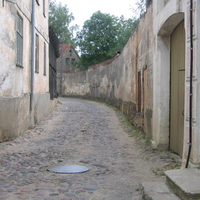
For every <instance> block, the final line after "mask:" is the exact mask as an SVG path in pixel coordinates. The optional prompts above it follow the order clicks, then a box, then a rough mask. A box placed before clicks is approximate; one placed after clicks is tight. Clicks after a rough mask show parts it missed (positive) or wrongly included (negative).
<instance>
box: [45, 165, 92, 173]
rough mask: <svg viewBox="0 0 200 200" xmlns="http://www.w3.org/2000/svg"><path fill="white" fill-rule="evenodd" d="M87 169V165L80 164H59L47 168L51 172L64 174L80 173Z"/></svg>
mask: <svg viewBox="0 0 200 200" xmlns="http://www.w3.org/2000/svg"><path fill="white" fill-rule="evenodd" d="M88 170H89V169H88V168H87V167H85V166H81V165H61V166H57V167H53V168H50V169H48V171H51V172H57V173H66V174H73V173H82V172H86V171H88Z"/></svg>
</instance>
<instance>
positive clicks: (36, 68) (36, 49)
mask: <svg viewBox="0 0 200 200" xmlns="http://www.w3.org/2000/svg"><path fill="white" fill-rule="evenodd" d="M35 72H36V73H39V36H38V35H37V34H36V37H35Z"/></svg>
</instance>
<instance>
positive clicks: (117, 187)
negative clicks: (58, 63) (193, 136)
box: [0, 98, 179, 200]
mask: <svg viewBox="0 0 200 200" xmlns="http://www.w3.org/2000/svg"><path fill="white" fill-rule="evenodd" d="M59 101H60V102H61V104H58V106H57V107H56V108H55V110H54V111H53V113H52V114H50V115H49V116H48V117H46V118H45V119H43V120H42V122H41V123H40V124H38V125H37V126H35V127H34V128H32V129H29V130H27V131H26V132H25V133H24V134H23V135H22V136H20V137H19V138H17V139H15V140H14V141H10V142H4V143H1V144H0V200H5V199H9V200H17V199H24V200H28V199H34V200H40V199H45V200H55V199H56V200H87V199H89V200H133V199H134V200H139V199H142V196H141V193H140V191H139V189H138V188H139V184H140V183H141V182H143V181H162V180H163V181H164V177H163V176H162V172H163V170H166V169H167V168H173V167H177V165H179V161H177V159H178V158H177V157H176V156H175V155H173V154H171V153H170V152H159V151H155V150H152V149H150V148H149V147H145V145H144V143H141V142H139V143H138V142H136V139H135V137H130V134H129V133H128V130H129V129H130V127H126V125H125V123H124V122H122V121H123V116H122V114H120V112H118V113H116V112H115V111H114V110H113V109H112V108H110V107H108V106H106V105H104V104H100V103H97V102H92V101H85V100H80V99H69V98H60V99H59ZM129 132H130V130H129ZM64 164H74V165H83V166H86V167H88V168H89V171H88V172H85V173H77V174H60V173H53V172H50V171H47V169H48V168H51V167H54V166H57V165H64Z"/></svg>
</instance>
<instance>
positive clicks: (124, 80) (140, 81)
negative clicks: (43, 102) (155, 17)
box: [62, 7, 153, 136]
mask: <svg viewBox="0 0 200 200" xmlns="http://www.w3.org/2000/svg"><path fill="white" fill-rule="evenodd" d="M151 9H152V8H151V7H150V8H149V9H148V12H147V13H146V14H145V16H144V17H143V18H142V19H141V21H140V23H139V25H138V27H137V30H136V31H135V32H134V33H133V35H132V36H131V37H130V39H129V41H128V42H127V44H126V46H125V48H124V49H123V51H122V52H121V54H120V55H119V56H118V57H117V56H116V57H115V59H114V60H113V61H112V62H111V63H109V62H108V63H109V64H105V63H107V62H104V63H100V64H98V65H95V66H93V67H90V68H89V69H88V70H86V71H82V72H75V73H68V74H65V75H63V82H62V86H63V87H62V94H63V95H64V96H75V97H85V98H96V99H100V100H103V101H105V102H107V103H110V104H113V105H114V106H116V107H117V108H119V109H120V110H121V111H122V112H123V113H124V114H125V115H127V116H128V117H129V119H130V120H131V122H132V123H133V124H135V125H136V126H138V127H140V128H142V129H143V130H144V131H145V132H146V133H148V135H149V136H151V132H152V52H153V49H152V46H153V45H152V44H151V43H152V42H153V40H152V34H153V31H152V27H153V24H152V10H151Z"/></svg>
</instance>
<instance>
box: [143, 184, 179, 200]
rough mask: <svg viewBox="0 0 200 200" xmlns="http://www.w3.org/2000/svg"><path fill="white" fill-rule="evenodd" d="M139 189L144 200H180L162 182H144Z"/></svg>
mask: <svg viewBox="0 0 200 200" xmlns="http://www.w3.org/2000/svg"><path fill="white" fill-rule="evenodd" d="M141 189H142V190H143V193H144V194H143V199H145V200H180V198H179V197H177V196H176V195H175V194H173V193H172V192H171V191H170V189H169V188H168V186H167V185H166V184H165V183H164V182H144V183H142V184H141Z"/></svg>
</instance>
